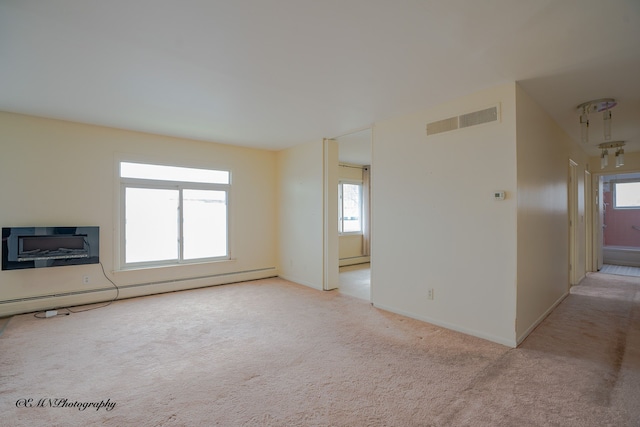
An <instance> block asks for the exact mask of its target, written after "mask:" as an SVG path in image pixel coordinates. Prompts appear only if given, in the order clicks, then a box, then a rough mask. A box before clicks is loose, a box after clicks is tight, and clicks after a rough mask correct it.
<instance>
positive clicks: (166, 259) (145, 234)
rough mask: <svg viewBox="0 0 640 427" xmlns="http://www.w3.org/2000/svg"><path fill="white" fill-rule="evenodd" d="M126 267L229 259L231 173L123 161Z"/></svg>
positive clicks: (122, 247) (122, 234) (123, 220)
mask: <svg viewBox="0 0 640 427" xmlns="http://www.w3.org/2000/svg"><path fill="white" fill-rule="evenodd" d="M120 182H121V188H122V221H121V223H122V230H121V236H122V244H121V254H122V255H121V261H122V265H124V266H137V265H169V264H179V263H183V262H194V261H201V260H212V259H228V258H229V245H228V227H227V225H228V199H229V187H230V173H229V171H218V170H207V169H195V168H184V167H175V166H164V165H151V164H142V163H130V162H121V163H120Z"/></svg>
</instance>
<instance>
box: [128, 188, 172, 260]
mask: <svg viewBox="0 0 640 427" xmlns="http://www.w3.org/2000/svg"><path fill="white" fill-rule="evenodd" d="M179 196H180V193H179V192H178V190H163V189H151V188H127V189H126V192H125V262H127V263H131V262H147V261H164V260H171V259H178V203H179V200H178V199H179Z"/></svg>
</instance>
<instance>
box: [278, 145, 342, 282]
mask: <svg viewBox="0 0 640 427" xmlns="http://www.w3.org/2000/svg"><path fill="white" fill-rule="evenodd" d="M336 156H337V154H336ZM277 165H278V199H277V200H278V204H279V206H280V210H279V218H278V219H279V220H278V230H279V247H278V254H279V271H280V276H281V277H283V278H285V279H287V280H291V281H293V282H297V283H300V284H303V285H306V286H310V287H312V288H315V289H322V287H323V271H324V264H323V260H324V252H323V248H324V244H323V239H324V234H323V230H324V228H323V227H324V218H323V210H324V193H323V186H324V181H323V180H324V173H323V142H322V141H315V142H311V143H307V144H300V145H297V146H295V147H292V148H289V149H285V150H282V151H279V152H278V154H277ZM336 165H337V157H336ZM336 191H337V190H336ZM336 209H337V208H336ZM336 227H337V224H336ZM336 236H337V228H336ZM336 263H337V254H336Z"/></svg>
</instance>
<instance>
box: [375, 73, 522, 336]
mask: <svg viewBox="0 0 640 427" xmlns="http://www.w3.org/2000/svg"><path fill="white" fill-rule="evenodd" d="M515 99H516V97H515V84H506V85H503V86H500V87H497V88H493V89H489V90H485V91H482V92H479V93H476V94H472V95H469V96H466V97H464V98H461V99H457V100H454V101H451V102H448V103H446V104H444V105H441V106H439V107H437V108H433V109H431V110H427V111H422V112H418V113H415V114H411V115H408V116H404V117H400V118H396V119H393V120H387V121H384V122H380V123H376V124H375V125H374V130H373V167H372V174H373V176H372V180H373V183H374V184H373V185H372V189H373V195H372V202H373V214H372V216H373V218H372V220H373V222H372V224H373V227H372V228H373V236H372V237H373V241H372V259H371V263H372V264H371V265H372V272H371V273H372V279H371V286H372V300H373V303H374V304H375V305H376V306H378V307H382V308H386V309H388V310H391V311H395V312H399V313H403V314H406V315H409V316H412V317H416V318H419V319H423V320H426V321H429V322H432V323H435V324H439V325H442V326H445V327H449V328H452V329H456V330H459V331H463V332H466V333H470V334H473V335H476V336H479V337H483V338H486V339H489V340H492V341H496V342H500V343H503V344H506V345H511V346H513V345H515V341H516V336H515V328H514V323H515V318H516V227H517V224H516V207H517V205H516V143H515V139H516V127H515V123H516V118H515V114H516V109H515ZM497 104H499V105H500V109H501V121H499V122H493V123H488V124H484V125H478V126H474V127H470V128H466V129H459V130H456V131H451V132H445V133H441V134H437V135H433V136H429V137H427V135H426V131H425V128H426V124H427V123H429V122H431V121H436V120H441V119H445V118H448V117H451V116H454V115H459V114H464V113H469V112H472V111H477V110H481V109H484V108H488V107H491V106H493V105H497ZM496 190H503V191H506V193H507V198H506V200H504V201H495V200H493V193H494V191H496ZM430 288H431V289H433V290H434V296H435V298H434V299H433V300H429V299H427V291H428V289H430Z"/></svg>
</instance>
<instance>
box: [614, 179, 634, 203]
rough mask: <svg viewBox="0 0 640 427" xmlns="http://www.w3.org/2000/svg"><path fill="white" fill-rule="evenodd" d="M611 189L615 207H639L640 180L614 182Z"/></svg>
mask: <svg viewBox="0 0 640 427" xmlns="http://www.w3.org/2000/svg"><path fill="white" fill-rule="evenodd" d="M613 191H614V193H613V197H614V199H613V200H614V207H615V208H616V209H640V181H632V182H615V183H614V187H613Z"/></svg>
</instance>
